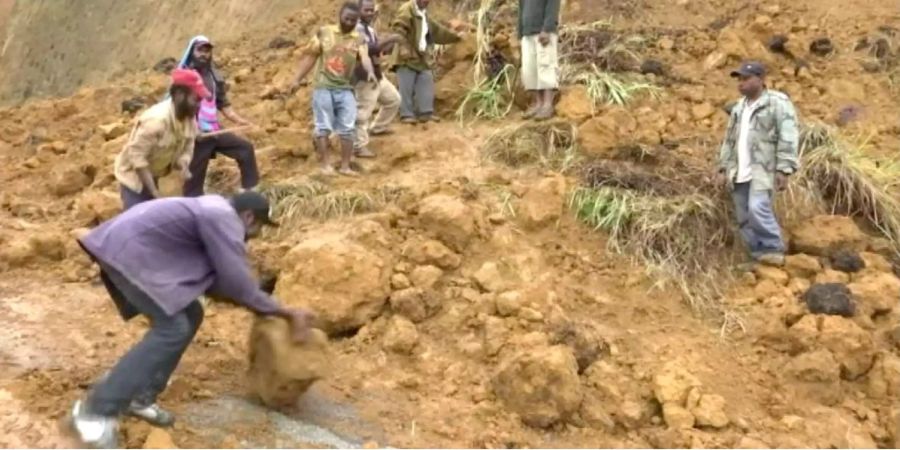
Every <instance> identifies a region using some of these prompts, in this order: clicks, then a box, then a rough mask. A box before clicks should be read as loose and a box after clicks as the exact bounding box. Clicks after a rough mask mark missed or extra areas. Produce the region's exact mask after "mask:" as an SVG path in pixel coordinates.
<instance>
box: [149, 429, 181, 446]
mask: <svg viewBox="0 0 900 450" xmlns="http://www.w3.org/2000/svg"><path fill="white" fill-rule="evenodd" d="M143 448H147V449H149V448H178V446H177V445H175V441H174V440H172V435H170V434H169V432H168V431H166V430H163V429H162V428H156V427H152V428H151V430H150V434H148V435H147V439H146V440H145V441H144V446H143Z"/></svg>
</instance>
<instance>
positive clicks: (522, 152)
mask: <svg viewBox="0 0 900 450" xmlns="http://www.w3.org/2000/svg"><path fill="white" fill-rule="evenodd" d="M577 135H578V128H576V127H575V125H573V124H572V123H570V122H568V121H565V120H551V121H547V122H526V123H522V124H517V125H511V126H508V127H505V128H501V129H500V130H498V131H496V132H494V133H493V134H492V135H490V136H489V137H488V138H487V139H486V140H485V142H484V144H483V145H482V147H481V154H482V156H483V157H484V158H486V159H491V160H495V161H500V162H503V163H504V164H507V165H509V166H511V167H520V166H525V165H529V164H536V165H540V166H543V167H546V168H548V169H553V170H558V171H560V172H568V171H570V170H572V169H574V168H575V167H577V165H578V162H579V157H578V151H577V148H576V145H577V144H576V142H577V137H578V136H577Z"/></svg>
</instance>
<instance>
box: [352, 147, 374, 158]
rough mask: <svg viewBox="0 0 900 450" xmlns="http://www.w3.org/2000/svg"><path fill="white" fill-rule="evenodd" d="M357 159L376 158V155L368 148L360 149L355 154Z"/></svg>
mask: <svg viewBox="0 0 900 450" xmlns="http://www.w3.org/2000/svg"><path fill="white" fill-rule="evenodd" d="M353 154H354V155H356V157H357V158H374V157H375V153H374V152H372V150H369V148H368V147H363V148H358V149H356V151H354V152H353Z"/></svg>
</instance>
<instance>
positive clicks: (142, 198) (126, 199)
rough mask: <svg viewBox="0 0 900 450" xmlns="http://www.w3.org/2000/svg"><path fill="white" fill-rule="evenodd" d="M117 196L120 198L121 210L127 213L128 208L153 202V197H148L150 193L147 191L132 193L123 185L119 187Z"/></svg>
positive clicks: (144, 189) (145, 189)
mask: <svg viewBox="0 0 900 450" xmlns="http://www.w3.org/2000/svg"><path fill="white" fill-rule="evenodd" d="M119 196H120V197H121V198H122V210H123V211H127V210H128V208H131V207H132V206H134V205H137V204H138V203H143V202H147V201H150V200H153V196H152V195H150V192H148V191H147V188H143V189H142V190H141V192H140V193H137V192H134V191H132V190H131V189H128V188H127V187H125V185H120V186H119Z"/></svg>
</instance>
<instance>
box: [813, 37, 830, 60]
mask: <svg viewBox="0 0 900 450" xmlns="http://www.w3.org/2000/svg"><path fill="white" fill-rule="evenodd" d="M809 52H810V53H812V54H813V55H817V56H828V55H830V54H832V53H833V52H834V44H832V43H831V39H828V38H825V37H823V38H818V39H816V40H814V41H812V43H811V44H809Z"/></svg>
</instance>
